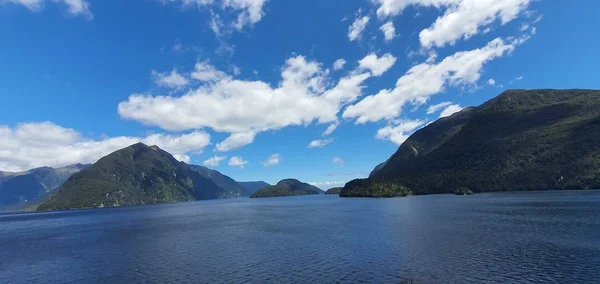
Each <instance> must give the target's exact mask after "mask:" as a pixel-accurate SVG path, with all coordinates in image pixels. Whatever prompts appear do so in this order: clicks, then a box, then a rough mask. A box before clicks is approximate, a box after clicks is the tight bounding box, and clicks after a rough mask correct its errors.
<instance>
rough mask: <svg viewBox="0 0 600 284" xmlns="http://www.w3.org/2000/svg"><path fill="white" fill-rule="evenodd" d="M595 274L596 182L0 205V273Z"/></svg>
mask: <svg viewBox="0 0 600 284" xmlns="http://www.w3.org/2000/svg"><path fill="white" fill-rule="evenodd" d="M408 278H412V279H413V280H414V282H415V283H600V191H569V192H517V193H494V194H478V195H473V196H454V195H431V196H413V197H407V198H394V199H362V198H361V199H342V198H339V197H337V196H324V195H320V196H301V197H282V198H269V199H248V198H243V199H230V200H215V201H198V202H189V203H179V204H162V205H153V206H139V207H125V208H109V209H99V210H76V211H68V212H51V213H30V214H5V215H0V283H98V282H102V283H120V282H127V283H132V282H138V283H139V282H143V283H168V282H179V283H186V282H187V283H222V282H224V283H242V282H250V283H293V282H295V283H348V282H353V283H360V282H362V283H399V282H401V281H402V280H404V279H408Z"/></svg>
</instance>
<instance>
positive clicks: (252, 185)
mask: <svg viewBox="0 0 600 284" xmlns="http://www.w3.org/2000/svg"><path fill="white" fill-rule="evenodd" d="M238 184H239V185H241V186H242V187H244V188H245V189H246V191H248V193H249V194H250V195H252V194H254V193H256V192H257V191H259V190H261V189H262V188H264V187H267V186H270V184H268V183H266V182H264V181H238Z"/></svg>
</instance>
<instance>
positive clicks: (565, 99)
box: [341, 90, 600, 196]
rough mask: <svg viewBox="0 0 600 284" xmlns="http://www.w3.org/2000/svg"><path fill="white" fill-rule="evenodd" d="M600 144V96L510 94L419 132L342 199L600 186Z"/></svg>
mask: <svg viewBox="0 0 600 284" xmlns="http://www.w3.org/2000/svg"><path fill="white" fill-rule="evenodd" d="M599 141H600V91H597V90H511V91H506V92H504V93H503V94H501V95H500V96H498V97H496V98H494V99H492V100H489V101H488V102H486V103H484V104H482V105H481V106H479V107H472V108H466V109H464V110H462V111H461V112H459V113H456V114H454V115H452V116H450V117H446V118H441V119H439V120H437V121H436V122H434V123H431V124H429V125H428V126H426V127H424V128H422V129H421V130H419V131H417V132H415V133H414V134H413V135H412V136H410V137H409V138H408V140H406V141H405V142H404V143H403V144H402V145H401V146H400V148H399V149H398V151H397V152H396V153H395V154H394V155H392V157H391V158H390V159H389V160H388V161H387V163H386V164H385V166H383V167H382V168H381V170H379V171H377V172H376V173H375V174H374V175H373V176H371V177H370V178H369V179H365V180H354V181H351V182H349V183H347V184H346V186H345V187H344V189H343V190H342V193H341V195H342V196H381V195H380V193H377V190H375V188H377V187H379V186H380V185H384V184H394V185H395V186H396V189H397V191H394V192H384V193H385V194H387V195H402V194H407V193H408V192H412V193H413V194H429V193H451V192H454V191H455V190H456V189H457V188H460V187H466V188H469V189H471V190H472V191H473V192H476V193H477V192H488V191H512V190H550V189H555V190H559V189H587V188H592V189H593V188H600V143H599ZM386 188H389V186H386ZM382 192H383V191H382Z"/></svg>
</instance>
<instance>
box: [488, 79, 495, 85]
mask: <svg viewBox="0 0 600 284" xmlns="http://www.w3.org/2000/svg"><path fill="white" fill-rule="evenodd" d="M488 85H490V86H494V85H496V80H494V79H489V80H488Z"/></svg>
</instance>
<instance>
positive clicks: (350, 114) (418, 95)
mask: <svg viewBox="0 0 600 284" xmlns="http://www.w3.org/2000/svg"><path fill="white" fill-rule="evenodd" d="M522 42H523V41H522V39H512V41H510V42H506V41H505V40H503V39H501V38H496V39H494V40H492V41H490V42H489V43H488V44H487V45H486V46H484V47H482V48H479V49H474V50H470V51H462V52H457V53H455V54H453V55H450V56H448V57H446V58H444V59H443V60H442V61H440V62H437V63H436V62H424V63H421V64H418V65H415V66H413V67H412V68H410V69H409V70H408V72H407V73H406V74H404V75H403V76H402V77H400V78H399V79H398V81H397V82H396V86H395V87H394V88H392V89H383V90H381V91H379V93H377V94H375V95H370V96H367V97H365V98H363V99H362V100H361V101H359V102H358V103H356V104H354V105H351V106H349V107H347V108H346V110H345V111H344V113H343V115H342V117H344V118H356V123H366V122H375V121H379V120H382V119H393V118H395V117H398V116H400V113H401V109H402V107H403V106H404V105H405V104H407V103H413V104H416V105H418V104H422V103H425V102H426V101H427V99H428V98H429V97H430V96H432V95H434V94H437V93H440V92H443V91H444V90H445V88H446V87H447V86H453V87H456V86H461V85H463V86H464V85H473V84H475V83H476V82H477V81H478V80H479V78H480V76H481V72H482V68H483V65H484V64H485V63H487V62H489V61H491V60H493V59H495V58H497V57H501V56H504V55H505V54H509V53H510V52H512V51H513V50H514V49H515V47H516V46H517V45H518V44H520V43H522Z"/></svg>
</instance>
